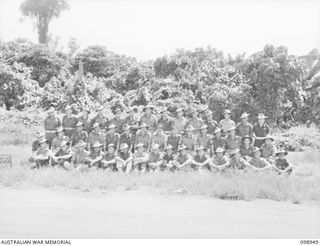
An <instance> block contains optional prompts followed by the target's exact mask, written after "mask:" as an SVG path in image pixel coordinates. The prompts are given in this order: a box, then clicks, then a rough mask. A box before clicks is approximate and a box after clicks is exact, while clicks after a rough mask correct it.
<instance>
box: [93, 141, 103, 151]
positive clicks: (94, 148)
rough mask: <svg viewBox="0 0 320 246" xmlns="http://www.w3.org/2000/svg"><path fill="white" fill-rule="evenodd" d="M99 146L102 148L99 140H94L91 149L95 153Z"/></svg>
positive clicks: (99, 149) (99, 148)
mask: <svg viewBox="0 0 320 246" xmlns="http://www.w3.org/2000/svg"><path fill="white" fill-rule="evenodd" d="M101 148H102V144H101V143H99V142H95V143H94V144H93V145H92V150H93V152H95V153H99V152H100V151H101Z"/></svg>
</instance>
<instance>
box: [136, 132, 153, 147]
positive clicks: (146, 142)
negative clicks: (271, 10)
mask: <svg viewBox="0 0 320 246" xmlns="http://www.w3.org/2000/svg"><path fill="white" fill-rule="evenodd" d="M150 142H151V134H150V133H148V132H145V133H142V132H138V133H137V135H136V140H135V144H138V143H143V147H144V148H145V149H148V148H149V146H150Z"/></svg>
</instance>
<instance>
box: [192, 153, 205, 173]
mask: <svg viewBox="0 0 320 246" xmlns="http://www.w3.org/2000/svg"><path fill="white" fill-rule="evenodd" d="M193 160H194V161H196V162H198V163H204V162H205V161H206V160H208V157H207V156H205V155H203V156H202V157H200V156H199V155H195V156H194V157H193ZM208 167H209V165H208V164H207V165H205V166H204V168H207V169H208ZM191 168H193V169H195V170H198V169H199V166H198V165H195V164H191Z"/></svg>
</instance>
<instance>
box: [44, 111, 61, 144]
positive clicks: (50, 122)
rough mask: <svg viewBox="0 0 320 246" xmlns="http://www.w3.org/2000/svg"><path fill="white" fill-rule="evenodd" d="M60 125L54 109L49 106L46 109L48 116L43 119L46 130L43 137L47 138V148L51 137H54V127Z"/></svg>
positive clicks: (51, 139) (50, 142)
mask: <svg viewBox="0 0 320 246" xmlns="http://www.w3.org/2000/svg"><path fill="white" fill-rule="evenodd" d="M60 125H61V121H60V119H59V118H58V117H56V116H55V110H54V108H53V107H50V108H49V110H48V116H47V117H46V118H45V120H44V130H45V132H46V135H45V138H46V139H48V144H49V148H51V144H52V141H53V139H54V138H55V137H56V129H57V128H58V127H59V126H60Z"/></svg>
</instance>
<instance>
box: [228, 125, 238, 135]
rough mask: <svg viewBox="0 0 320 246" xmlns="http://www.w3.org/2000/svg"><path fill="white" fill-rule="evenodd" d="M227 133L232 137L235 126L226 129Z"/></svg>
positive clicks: (234, 133)
mask: <svg viewBox="0 0 320 246" xmlns="http://www.w3.org/2000/svg"><path fill="white" fill-rule="evenodd" d="M227 132H228V135H229V136H231V137H234V136H235V135H236V128H235V127H234V126H232V127H230V128H229V129H228V131H227Z"/></svg>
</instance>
